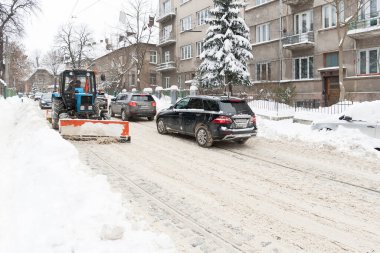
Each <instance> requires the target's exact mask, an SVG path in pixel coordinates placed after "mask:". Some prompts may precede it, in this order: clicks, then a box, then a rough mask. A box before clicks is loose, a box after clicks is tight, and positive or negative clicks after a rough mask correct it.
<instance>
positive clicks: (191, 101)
mask: <svg viewBox="0 0 380 253" xmlns="http://www.w3.org/2000/svg"><path fill="white" fill-rule="evenodd" d="M156 124H157V131H158V133H160V134H166V133H181V134H186V135H191V136H194V137H195V139H196V141H197V143H198V144H199V145H200V146H201V147H210V146H212V144H213V143H214V141H224V140H233V141H235V142H237V143H241V144H242V143H245V142H246V141H247V140H248V139H249V138H250V137H252V136H256V133H257V127H256V116H255V113H254V112H253V111H252V110H251V108H250V107H249V106H248V104H247V102H246V101H245V100H242V99H239V98H234V97H226V96H188V97H185V98H183V99H181V100H180V101H178V102H177V103H176V104H175V105H174V106H171V107H169V108H168V109H166V110H163V111H161V112H159V113H158V115H157V117H156Z"/></svg>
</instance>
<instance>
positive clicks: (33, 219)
mask: <svg viewBox="0 0 380 253" xmlns="http://www.w3.org/2000/svg"><path fill="white" fill-rule="evenodd" d="M0 114H1V118H2V121H1V123H0V140H1V142H0V154H1V166H0V203H1V204H0V252H4V253H5V252H12V253H24V252H31V253H34V252H36V253H37V252H38V253H52V252H65V253H66V252H75V253H81V252H86V253H97V252H99V253H100V252H112V253H119V252H120V253H122V252H123V253H124V252H174V248H173V246H172V243H171V241H170V240H169V238H168V237H167V236H165V235H158V234H154V233H152V232H149V231H147V230H146V229H147V228H146V225H145V224H144V223H142V222H141V221H140V222H137V221H138V219H136V218H134V217H133V216H132V214H131V213H130V212H128V211H127V210H126V209H125V207H123V206H122V204H121V196H120V195H119V194H116V193H113V192H112V191H111V189H110V187H109V184H108V183H107V181H106V178H105V177H104V176H95V177H93V176H90V174H89V169H88V168H87V167H85V166H83V165H81V164H80V162H79V157H78V153H77V151H76V149H75V148H74V147H73V146H72V145H71V144H70V143H69V142H67V141H65V140H63V139H62V138H61V137H60V135H59V134H58V133H57V132H56V131H53V130H51V129H50V128H49V126H48V125H47V123H46V121H45V120H44V119H43V118H42V114H41V112H40V111H39V110H38V109H37V106H35V104H34V103H33V102H32V101H30V100H25V102H24V103H21V101H20V100H19V99H18V98H11V99H8V100H6V101H5V100H3V99H0ZM127 218H128V219H129V220H127ZM132 224H134V225H132Z"/></svg>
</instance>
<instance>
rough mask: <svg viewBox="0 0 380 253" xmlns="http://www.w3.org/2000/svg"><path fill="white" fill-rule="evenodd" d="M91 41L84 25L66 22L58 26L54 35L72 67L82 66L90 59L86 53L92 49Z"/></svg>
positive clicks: (90, 36) (89, 33)
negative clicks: (58, 28) (77, 25)
mask: <svg viewBox="0 0 380 253" xmlns="http://www.w3.org/2000/svg"><path fill="white" fill-rule="evenodd" d="M92 41H93V39H92V35H91V32H90V31H89V29H88V27H87V26H86V25H81V26H79V27H76V26H74V25H73V24H71V23H68V24H66V25H64V26H62V27H61V28H60V30H59V32H58V34H57V36H56V42H57V44H58V46H59V47H60V49H61V51H62V52H63V55H64V57H65V59H68V61H69V62H70V64H71V66H72V67H73V68H82V67H84V66H85V63H86V62H88V61H89V60H90V59H89V55H88V53H89V51H90V50H91V49H92Z"/></svg>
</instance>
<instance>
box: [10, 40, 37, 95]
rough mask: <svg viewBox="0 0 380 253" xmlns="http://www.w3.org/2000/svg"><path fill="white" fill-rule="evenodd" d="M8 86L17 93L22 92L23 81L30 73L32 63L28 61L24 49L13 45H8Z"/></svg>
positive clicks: (15, 44)
mask: <svg viewBox="0 0 380 253" xmlns="http://www.w3.org/2000/svg"><path fill="white" fill-rule="evenodd" d="M9 50H10V52H11V54H10V55H11V58H10V71H9V72H10V76H9V77H10V78H9V80H10V84H9V87H15V88H16V89H17V90H18V91H24V85H23V81H24V80H25V79H26V78H27V77H28V75H29V74H30V73H31V69H32V63H31V62H30V61H29V60H28V56H27V55H26V54H25V50H24V48H23V47H22V46H21V45H19V44H17V43H15V42H12V43H10V46H9Z"/></svg>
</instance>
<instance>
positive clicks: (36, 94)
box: [34, 92, 43, 101]
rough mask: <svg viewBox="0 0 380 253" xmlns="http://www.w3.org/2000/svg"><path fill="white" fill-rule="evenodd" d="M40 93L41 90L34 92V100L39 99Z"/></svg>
mask: <svg viewBox="0 0 380 253" xmlns="http://www.w3.org/2000/svg"><path fill="white" fill-rule="evenodd" d="M42 94H43V93H42V92H36V93H35V94H34V101H38V100H40V99H41V96H42Z"/></svg>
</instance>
